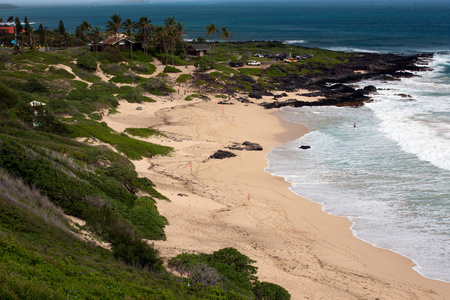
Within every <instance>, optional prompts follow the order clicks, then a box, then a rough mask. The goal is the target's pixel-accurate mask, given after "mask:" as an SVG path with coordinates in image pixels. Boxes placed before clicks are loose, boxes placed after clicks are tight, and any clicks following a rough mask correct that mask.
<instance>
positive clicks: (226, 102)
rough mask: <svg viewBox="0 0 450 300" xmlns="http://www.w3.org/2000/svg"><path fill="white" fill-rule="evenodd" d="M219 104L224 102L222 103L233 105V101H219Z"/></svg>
mask: <svg viewBox="0 0 450 300" xmlns="http://www.w3.org/2000/svg"><path fill="white" fill-rule="evenodd" d="M217 104H222V105H233V104H234V103H233V102H228V101H219V102H217Z"/></svg>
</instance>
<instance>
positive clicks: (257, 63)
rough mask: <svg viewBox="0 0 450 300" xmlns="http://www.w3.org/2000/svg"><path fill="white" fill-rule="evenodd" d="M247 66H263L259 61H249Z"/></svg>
mask: <svg viewBox="0 0 450 300" xmlns="http://www.w3.org/2000/svg"><path fill="white" fill-rule="evenodd" d="M247 65H249V66H259V65H261V63H260V62H259V61H256V60H249V61H248V62H247Z"/></svg>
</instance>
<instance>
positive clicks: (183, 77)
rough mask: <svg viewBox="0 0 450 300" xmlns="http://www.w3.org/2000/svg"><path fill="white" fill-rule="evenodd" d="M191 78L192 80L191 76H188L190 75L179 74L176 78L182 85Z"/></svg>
mask: <svg viewBox="0 0 450 300" xmlns="http://www.w3.org/2000/svg"><path fill="white" fill-rule="evenodd" d="M191 78H192V75H190V74H181V75H180V76H178V78H177V82H180V83H183V82H186V81H188V80H191Z"/></svg>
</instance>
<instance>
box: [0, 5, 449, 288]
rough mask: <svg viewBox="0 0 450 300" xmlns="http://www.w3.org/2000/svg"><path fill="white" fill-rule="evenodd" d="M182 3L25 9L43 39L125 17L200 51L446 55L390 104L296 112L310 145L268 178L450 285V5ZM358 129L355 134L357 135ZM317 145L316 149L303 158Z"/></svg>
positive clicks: (380, 99)
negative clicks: (174, 29) (251, 48)
mask: <svg viewBox="0 0 450 300" xmlns="http://www.w3.org/2000/svg"><path fill="white" fill-rule="evenodd" d="M361 2H363V1H360V2H358V1H349V0H342V1H332V0H328V1H327V0H322V1H289V0H284V1H283V0H282V1H281V2H279V1H276V3H275V1H272V2H266V1H226V2H224V1H179V2H155V3H153V4H135V5H80V6H71V7H63V6H60V7H56V6H55V7H52V6H47V7H23V8H20V9H17V10H8V11H0V17H2V18H3V19H6V18H7V17H8V16H9V15H14V16H18V17H19V18H21V20H23V17H25V16H27V18H28V20H29V21H30V22H34V25H33V26H35V27H36V28H37V26H38V25H39V24H40V23H42V24H43V25H44V26H47V27H49V28H50V29H54V28H57V26H58V23H59V20H63V22H64V24H65V27H66V30H67V31H68V32H74V31H75V28H76V27H77V26H78V25H79V24H80V23H81V22H82V21H84V20H86V21H88V22H89V23H90V24H91V25H92V26H93V27H100V28H101V29H104V28H105V23H106V22H107V21H108V20H109V17H110V16H112V15H113V14H116V13H117V14H120V15H121V16H122V17H123V18H124V19H125V18H131V19H132V20H134V21H137V20H138V19H139V18H140V17H141V16H147V17H148V18H149V19H150V20H152V23H153V24H154V25H158V24H163V23H164V20H165V19H166V18H167V17H173V16H174V17H175V19H176V20H177V21H179V22H182V23H183V25H184V26H185V27H187V30H186V32H187V34H188V38H189V39H194V38H197V37H203V38H204V37H205V33H206V32H205V30H204V28H205V27H206V26H207V25H209V24H211V23H214V24H215V25H216V27H218V28H221V27H222V26H226V27H227V29H228V30H229V31H231V32H232V34H231V35H232V40H234V41H252V40H259V41H272V40H277V41H283V42H285V43H290V44H297V45H302V46H305V47H320V48H325V49H331V50H338V51H360V52H378V53H397V54H417V53H434V56H433V57H432V58H430V59H429V61H428V62H427V63H426V65H427V67H429V68H430V69H425V68H424V70H423V71H420V72H417V73H416V74H415V75H417V76H415V77H412V78H403V79H401V80H394V81H380V80H366V81H364V82H359V83H355V84H357V85H360V86H361V87H364V86H366V85H374V86H376V87H377V88H378V94H377V95H372V98H373V102H371V103H367V104H366V105H365V106H363V107H360V108H348V107H347V108H344V107H308V108H290V107H284V108H282V109H281V110H280V111H279V114H280V116H281V117H282V118H285V119H287V120H289V121H292V122H296V123H302V124H307V126H308V128H309V133H308V134H306V135H305V136H303V137H301V138H300V139H298V140H296V141H291V142H289V143H286V144H283V145H281V146H280V147H278V148H274V149H272V151H271V152H270V153H269V154H268V156H267V160H268V167H267V168H266V171H267V172H270V173H271V174H273V175H276V176H282V177H284V178H285V180H286V181H288V182H290V183H291V184H292V187H291V190H292V192H294V193H296V194H298V195H301V196H304V197H306V198H308V199H310V200H312V201H316V202H319V203H321V204H322V205H323V209H324V211H326V212H328V213H331V214H335V215H339V216H346V217H348V218H349V219H350V220H351V222H352V223H353V226H352V228H351V229H352V231H353V233H354V235H355V236H356V237H358V238H360V239H362V240H364V241H367V242H368V243H371V244H373V245H375V246H378V247H382V248H386V249H391V250H392V251H395V252H398V253H400V254H402V255H404V256H406V257H409V258H411V259H412V260H413V261H414V262H415V264H416V265H417V266H416V267H415V270H416V271H417V272H419V273H421V274H422V275H424V276H426V277H429V278H434V279H438V280H441V281H446V282H450V271H449V270H450V254H449V253H450V184H449V182H450V55H449V53H450V18H449V15H450V3H449V2H448V1H439V0H430V1H424V0H423V1H420V0H417V1H410V0H392V1H386V0H384V1H383V0H378V1H376V0H374V1H364V3H361ZM354 124H355V125H356V127H354V126H353V125H354ZM301 145H309V146H311V149H308V150H301V149H298V147H299V146H301Z"/></svg>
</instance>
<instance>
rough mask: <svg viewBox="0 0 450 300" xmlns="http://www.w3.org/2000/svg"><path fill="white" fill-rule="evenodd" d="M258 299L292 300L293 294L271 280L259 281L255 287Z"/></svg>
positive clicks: (254, 291)
mask: <svg viewBox="0 0 450 300" xmlns="http://www.w3.org/2000/svg"><path fill="white" fill-rule="evenodd" d="M253 293H254V294H255V296H256V299H261V300H262V299H264V300H290V299H291V294H289V292H288V291H287V290H286V289H284V288H283V287H281V286H279V285H277V284H275V283H270V282H257V283H256V284H255V286H254V287H253Z"/></svg>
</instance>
